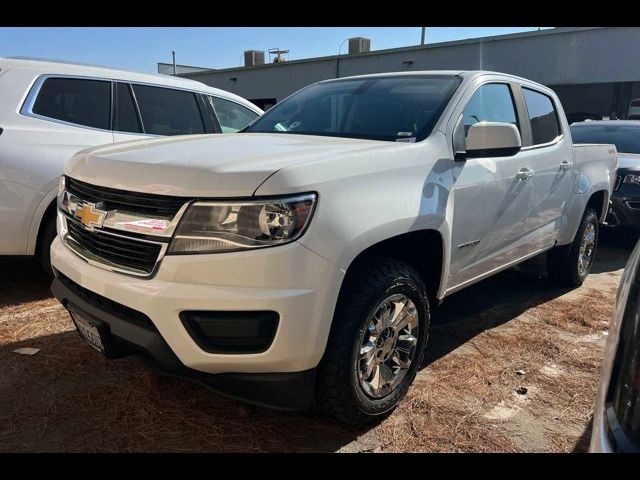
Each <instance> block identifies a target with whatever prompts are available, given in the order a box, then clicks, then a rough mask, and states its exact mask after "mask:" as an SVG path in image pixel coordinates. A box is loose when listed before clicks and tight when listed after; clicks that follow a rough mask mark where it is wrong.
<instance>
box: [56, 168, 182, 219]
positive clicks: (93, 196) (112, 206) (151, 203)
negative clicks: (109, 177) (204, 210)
mask: <svg viewBox="0 0 640 480" xmlns="http://www.w3.org/2000/svg"><path fill="white" fill-rule="evenodd" d="M65 188H66V190H67V191H68V192H69V193H71V194H73V195H75V196H77V197H79V198H81V199H82V200H84V201H86V202H91V203H98V202H102V203H103V204H104V209H105V210H121V211H124V212H131V213H144V214H153V215H159V216H164V217H173V216H174V215H175V214H176V213H177V212H178V210H180V208H181V207H182V206H183V205H184V204H185V203H186V202H188V201H189V200H191V199H190V198H186V197H173V196H171V195H156V194H151V193H141V192H128V191H125V190H118V189H115V188H107V187H100V186H97V185H91V184H89V183H85V182H81V181H79V180H76V179H74V178H71V177H65Z"/></svg>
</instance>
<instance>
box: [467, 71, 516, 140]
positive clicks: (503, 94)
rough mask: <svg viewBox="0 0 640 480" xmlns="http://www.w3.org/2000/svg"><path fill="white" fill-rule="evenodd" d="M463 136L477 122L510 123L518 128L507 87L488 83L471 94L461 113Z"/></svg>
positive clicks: (502, 84) (511, 98)
mask: <svg viewBox="0 0 640 480" xmlns="http://www.w3.org/2000/svg"><path fill="white" fill-rule="evenodd" d="M462 115H463V121H464V135H465V138H466V136H467V133H468V132H469V127H471V126H472V125H474V124H475V123H478V122H503V123H511V124H513V125H515V126H516V127H518V121H517V118H516V108H515V106H514V104H513V96H512V95H511V89H510V88H509V85H507V84H505V83H488V84H486V85H482V86H481V87H480V88H479V89H478V90H476V93H474V94H473V96H472V97H471V99H470V100H469V103H467V106H466V107H465V109H464V112H463V114H462Z"/></svg>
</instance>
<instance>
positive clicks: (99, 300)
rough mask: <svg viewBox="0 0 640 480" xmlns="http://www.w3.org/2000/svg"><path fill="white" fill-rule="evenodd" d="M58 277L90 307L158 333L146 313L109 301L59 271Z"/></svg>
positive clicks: (57, 271)
mask: <svg viewBox="0 0 640 480" xmlns="http://www.w3.org/2000/svg"><path fill="white" fill-rule="evenodd" d="M56 276H57V278H58V280H60V282H61V283H62V284H63V285H64V286H66V287H67V288H68V289H69V290H71V291H72V292H73V293H75V294H76V295H78V296H79V297H80V298H82V299H83V300H84V301H85V302H87V303H89V304H90V305H93V306H94V307H96V308H98V309H100V310H102V311H103V312H106V313H108V314H111V315H113V316H114V317H118V318H120V319H122V320H125V321H127V322H129V323H132V324H133V325H137V326H138V327H142V328H144V329H146V330H149V331H152V332H156V333H158V329H157V328H156V326H155V325H154V324H153V322H152V321H151V319H150V318H149V317H147V316H146V315H145V314H144V313H142V312H139V311H138V310H134V309H133V308H129V307H127V306H126V305H122V304H120V303H117V302H114V301H113V300H109V299H108V298H106V297H103V296H102V295H98V294H97V293H95V292H92V291H91V290H88V289H86V288H84V287H82V286H80V285H78V284H77V283H76V282H74V281H73V280H71V279H70V278H69V277H67V276H66V275H65V274H63V273H62V272H60V271H59V270H56Z"/></svg>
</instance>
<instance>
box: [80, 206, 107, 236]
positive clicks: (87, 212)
mask: <svg viewBox="0 0 640 480" xmlns="http://www.w3.org/2000/svg"><path fill="white" fill-rule="evenodd" d="M74 216H75V217H76V218H77V219H78V220H80V222H82V225H84V226H85V227H86V228H87V229H88V230H93V229H94V228H95V227H102V224H103V223H104V219H105V218H106V216H107V212H105V211H103V210H98V209H97V208H96V205H95V203H83V204H82V206H79V207H78V208H76V211H75V213H74Z"/></svg>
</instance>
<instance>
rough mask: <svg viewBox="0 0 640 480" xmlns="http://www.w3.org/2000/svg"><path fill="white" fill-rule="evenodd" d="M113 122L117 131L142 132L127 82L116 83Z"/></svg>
mask: <svg viewBox="0 0 640 480" xmlns="http://www.w3.org/2000/svg"><path fill="white" fill-rule="evenodd" d="M115 98H116V105H115V111H116V114H115V124H114V127H113V129H114V130H115V131H117V132H129V133H142V125H140V119H139V118H138V112H137V110H136V105H135V103H134V101H133V96H132V95H131V86H130V85H129V84H128V83H121V82H118V83H116V97H115Z"/></svg>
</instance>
